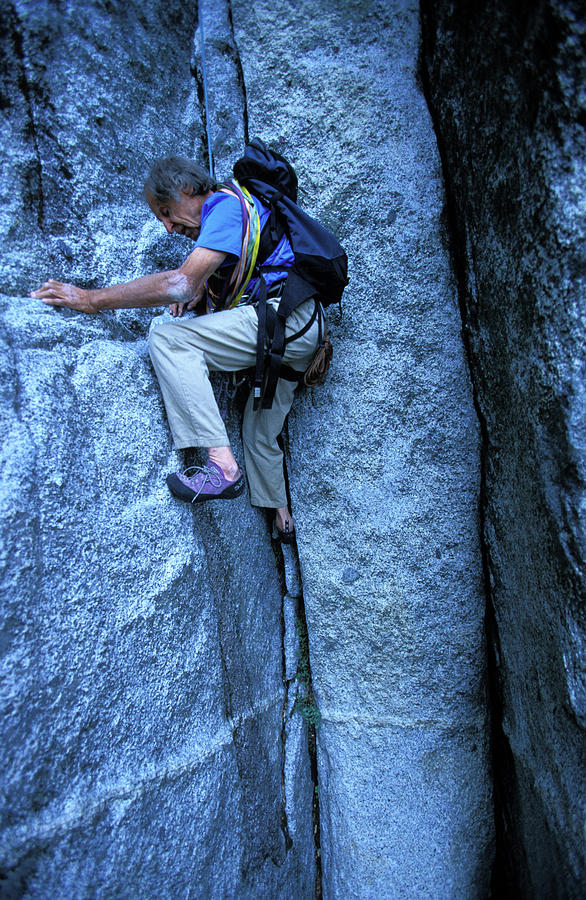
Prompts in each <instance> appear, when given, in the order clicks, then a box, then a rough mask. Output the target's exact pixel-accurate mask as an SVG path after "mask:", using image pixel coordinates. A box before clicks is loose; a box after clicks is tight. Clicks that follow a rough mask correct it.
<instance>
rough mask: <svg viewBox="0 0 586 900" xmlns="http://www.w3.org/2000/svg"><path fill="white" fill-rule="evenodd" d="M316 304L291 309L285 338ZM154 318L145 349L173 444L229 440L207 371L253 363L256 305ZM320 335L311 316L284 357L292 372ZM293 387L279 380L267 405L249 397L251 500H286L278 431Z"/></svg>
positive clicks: (246, 431)
mask: <svg viewBox="0 0 586 900" xmlns="http://www.w3.org/2000/svg"><path fill="white" fill-rule="evenodd" d="M274 305H275V306H276V305H277V302H275V304H274ZM313 310H314V301H313V300H307V301H306V302H305V303H303V304H302V305H301V306H300V307H299V308H298V309H296V310H295V311H294V312H293V313H292V314H291V315H290V316H289V318H288V319H287V328H286V334H287V336H288V335H290V334H293V333H294V332H296V331H299V330H300V329H301V328H302V327H303V326H304V325H305V323H306V322H307V321H308V320H309V318H310V317H311V314H312V313H313ZM162 319H163V317H161V320H162ZM155 323H157V320H155ZM155 323H153V324H154V327H152V328H151V332H150V335H149V351H150V354H151V359H152V361H153V366H154V367H155V372H156V373H157V378H158V379H159V384H160V386H161V391H162V394H163V400H164V401H165V407H166V409H167V417H168V419H169V425H170V427H171V432H172V434H173V439H174V442H175V446H176V448H177V449H178V450H181V449H184V448H186V447H206V448H209V447H227V446H229V445H230V441H229V440H228V435H227V433H226V428H225V426H224V423H223V421H222V418H221V416H220V413H219V411H218V406H217V403H216V399H215V397H214V392H213V390H212V386H211V384H210V381H209V377H208V373H209V372H210V371H214V372H235V371H238V370H239V369H246V368H248V367H249V366H253V365H254V363H255V360H256V335H257V329H258V320H257V316H256V311H255V310H254V308H253V307H252V306H241V307H238V308H237V309H231V310H225V311H224V312H219V313H214V314H213V315H206V316H199V317H197V318H195V317H193V318H178V319H172V318H170V319H169V320H167V319H165V320H164V321H159V322H158V323H157V324H155ZM317 341H318V323H317V321H316V322H314V323H313V325H312V326H311V328H310V329H309V331H307V332H306V334H304V335H302V337H300V338H297V339H296V340H294V341H291V343H289V344H287V345H286V348H285V355H284V357H283V358H284V361H285V362H286V363H287V364H288V365H290V366H291V367H292V368H294V369H296V370H297V371H301V372H302V371H304V370H305V369H306V368H307V366H308V365H309V363H310V362H311V359H312V357H313V354H314V353H315V349H316V346H317ZM295 387H296V385H295V384H294V383H293V382H291V381H285V379H283V378H280V379H279V381H278V383H277V390H276V392H275V399H274V400H273V405H272V407H271V409H258V410H256V411H255V410H254V409H253V408H252V407H253V398H252V392H251V396H250V397H249V398H248V402H247V404H246V409H245V411H244V420H243V423H242V438H243V444H244V458H245V464H246V474H247V477H248V484H249V487H250V499H251V502H252V504H253V505H254V506H266V507H270V508H273V509H277V508H279V507H282V506H286V505H287V493H286V490H285V479H284V474H283V454H282V452H281V449H280V447H279V445H278V443H277V437H278V436H279V434H280V433H281V430H282V428H283V424H284V422H285V418H286V416H287V413H288V412H289V410H290V409H291V404H292V403H293V395H294V391H295Z"/></svg>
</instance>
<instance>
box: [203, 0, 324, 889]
mask: <svg viewBox="0 0 586 900" xmlns="http://www.w3.org/2000/svg"><path fill="white" fill-rule="evenodd" d="M198 23H199V25H198V29H197V31H196V33H195V35H194V41H193V55H192V62H191V73H192V75H193V77H194V79H195V83H196V90H197V97H198V102H199V107H200V111H201V116H202V121H203V123H204V125H205V133H206V136H207V137H206V141H207V146H206V147H204V148H202V149H203V150H204V152H205V155H206V156H207V157H208V158H209V159H210V160H211V161H212V164H213V166H214V169H215V170H216V169H217V170H218V171H217V172H216V173H215V174H216V176H217V177H218V178H220V179H221V178H226V177H229V174H231V171H230V170H231V168H232V165H233V163H234V162H235V160H236V159H238V157H239V156H241V154H242V150H243V148H244V144H245V143H246V142H247V141H248V135H249V122H248V108H247V98H246V84H245V80H244V72H243V67H242V62H241V59H240V54H239V51H238V46H237V44H236V40H235V37H234V21H233V15H232V6H231V3H230V0H222V2H215V3H213V4H212V3H208V2H205V0H203V2H202V0H200V3H199V4H198ZM202 35H203V40H202ZM281 549H282V558H283V570H284V581H285V591H284V595H283V600H282V607H281V636H282V670H283V708H282V720H281V822H280V827H281V831H282V834H283V837H284V841H285V849H286V853H288V852H289V851H290V850H291V848H292V847H293V844H294V842H295V837H296V828H297V818H298V815H299V813H300V811H299V810H296V809H295V801H296V793H295V782H296V780H297V778H298V776H299V773H298V772H297V768H298V761H299V758H300V757H299V738H300V736H301V734H302V730H303V729H304V728H307V753H308V756H309V768H310V772H309V779H308V780H309V783H310V784H311V786H312V800H311V826H310V827H311V829H312V835H311V837H310V838H309V840H308V847H311V846H313V855H314V861H315V896H316V897H317V898H321V897H322V877H321V856H320V825H319V820H320V815H319V791H318V780H317V779H318V771H317V747H316V725H317V722H318V719H319V712H318V711H317V707H316V706H315V701H314V699H313V689H312V684H311V668H310V664H309V649H308V639H307V623H306V620H305V608H304V603H303V591H302V584H301V575H300V571H299V560H298V557H297V550H296V548H294V547H290V546H282V547H281Z"/></svg>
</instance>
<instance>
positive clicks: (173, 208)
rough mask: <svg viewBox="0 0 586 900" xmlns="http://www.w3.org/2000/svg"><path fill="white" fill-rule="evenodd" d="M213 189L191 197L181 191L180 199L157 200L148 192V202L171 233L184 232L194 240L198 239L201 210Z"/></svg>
mask: <svg viewBox="0 0 586 900" xmlns="http://www.w3.org/2000/svg"><path fill="white" fill-rule="evenodd" d="M211 195H212V191H208V192H207V193H206V194H195V196H193V197H190V196H189V194H185V193H184V192H183V191H181V194H180V195H179V200H173V198H170V199H169V200H157V199H156V198H155V197H153V196H152V195H151V194H147V202H148V205H149V206H150V208H151V210H152V211H153V213H154V214H155V216H156V217H157V219H158V220H159V222H162V223H163V225H164V226H165V228H166V229H167V231H168V232H169V234H184V235H186V236H187V237H190V238H191V239H192V240H194V241H195V240H197V238H198V236H199V229H200V227H201V210H202V207H203V205H204V203H205V201H206V200H207V199H208V197H211Z"/></svg>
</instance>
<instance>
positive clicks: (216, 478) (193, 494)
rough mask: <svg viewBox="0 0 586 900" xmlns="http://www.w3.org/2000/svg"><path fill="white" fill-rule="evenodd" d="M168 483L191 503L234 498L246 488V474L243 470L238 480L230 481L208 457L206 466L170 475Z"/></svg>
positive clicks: (176, 492)
mask: <svg viewBox="0 0 586 900" xmlns="http://www.w3.org/2000/svg"><path fill="white" fill-rule="evenodd" d="M167 484H168V485H169V490H170V491H171V493H172V494H174V495H175V496H176V497H179V499H180V500H188V501H189V502H190V503H201V502H202V501H203V500H232V499H233V498H234V497H239V496H240V494H241V493H242V491H243V489H244V475H243V474H242V472H241V473H240V475H239V476H238V478H237V479H236V481H228V479H227V478H226V476H225V475H224V473H223V472H222V470H221V468H220V466H218V465H217V464H216V463H215V462H212V460H211V459H208V461H207V463H206V464H205V466H190V467H189V468H188V469H185V471H184V472H174V473H173V475H168V476H167Z"/></svg>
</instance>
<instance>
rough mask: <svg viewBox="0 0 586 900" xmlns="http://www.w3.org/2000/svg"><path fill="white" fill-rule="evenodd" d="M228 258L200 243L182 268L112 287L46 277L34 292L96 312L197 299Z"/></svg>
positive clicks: (54, 302) (45, 299)
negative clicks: (80, 285) (91, 286)
mask: <svg viewBox="0 0 586 900" xmlns="http://www.w3.org/2000/svg"><path fill="white" fill-rule="evenodd" d="M225 258H226V254H225V253H220V252H218V251H217V250H208V249H206V248H205V247H196V248H195V250H194V251H193V252H192V253H190V254H189V256H188V257H187V259H186V260H185V262H184V263H183V265H182V266H180V267H179V268H178V269H172V270H171V271H169V272H157V273H156V274H154V275H145V276H144V277H143V278H135V279H134V280H133V281H127V282H126V283H125V284H117V285H114V286H113V287H109V288H98V289H97V290H86V289H84V288H78V287H75V286H74V285H72V284H64V283H62V282H60V281H46V282H45V284H43V285H41V287H40V288H39V289H38V290H36V291H32V292H31V297H38V298H39V299H40V300H42V301H43V303H47V304H48V305H49V306H64V307H66V308H68V309H77V310H78V311H79V312H85V313H96V312H99V311H100V310H101V309H136V308H139V307H149V306H164V305H165V304H166V303H180V304H188V305H189V306H190V307H191V305H192V304H194V303H196V302H197V301H198V300H199V299H200V297H201V296H202V293H203V288H204V284H205V281H206V279H207V278H209V276H210V275H211V274H212V272H215V271H216V269H217V268H218V266H220V265H221V263H222V262H223V261H224V259H225Z"/></svg>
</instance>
